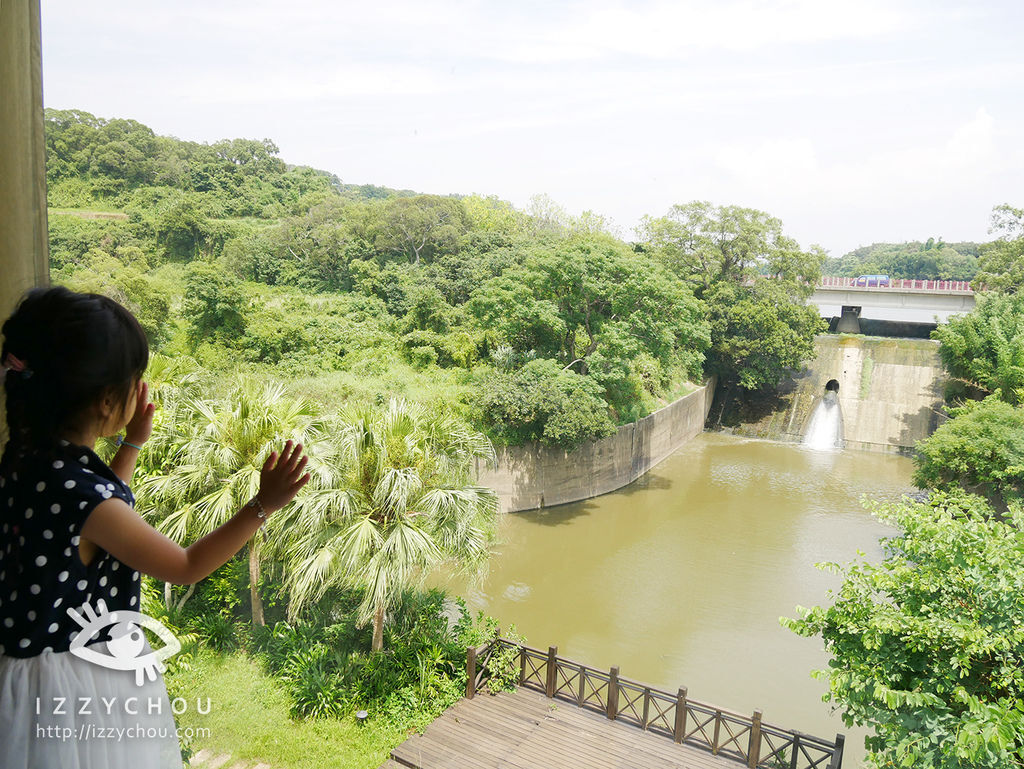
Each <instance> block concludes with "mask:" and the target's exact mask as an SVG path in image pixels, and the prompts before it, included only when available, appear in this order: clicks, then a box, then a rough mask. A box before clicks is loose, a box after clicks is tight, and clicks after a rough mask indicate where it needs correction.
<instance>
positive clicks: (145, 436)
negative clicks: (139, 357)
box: [110, 380, 156, 484]
mask: <svg viewBox="0 0 1024 769" xmlns="http://www.w3.org/2000/svg"><path fill="white" fill-rule="evenodd" d="M155 410H156V406H154V405H153V404H152V403H150V401H149V385H148V384H147V383H145V382H143V381H141V380H140V381H139V384H138V390H136V392H135V411H134V413H133V414H132V418H131V419H130V420H129V421H128V424H126V425H125V426H124V429H125V438H124V439H125V440H126V441H128V443H134V444H135V445H136V446H141V445H142V444H144V443H145V442H146V441H148V440H149V436H150V435H152V434H153V412H154V411H155ZM138 458H139V450H138V449H137V448H135V447H134V446H128V445H126V444H123V443H122V444H121V448H119V449H118V450H117V453H116V454H114V458H113V459H111V460H110V469H111V470H113V471H114V472H115V473H117V477H118V478H120V479H121V480H122V481H124V482H125V483H127V484H131V482H132V474H133V473H134V472H135V462H136V461H137V460H138Z"/></svg>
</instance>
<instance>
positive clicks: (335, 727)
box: [170, 650, 406, 769]
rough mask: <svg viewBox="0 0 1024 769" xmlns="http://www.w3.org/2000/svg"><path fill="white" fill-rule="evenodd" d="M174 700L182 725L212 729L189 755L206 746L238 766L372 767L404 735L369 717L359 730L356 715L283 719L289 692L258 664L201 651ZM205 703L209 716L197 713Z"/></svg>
mask: <svg viewBox="0 0 1024 769" xmlns="http://www.w3.org/2000/svg"><path fill="white" fill-rule="evenodd" d="M170 688H171V692H172V693H171V696H172V697H184V698H185V700H186V702H187V703H188V709H187V710H186V712H184V713H183V714H182V715H180V716H178V719H179V726H181V727H182V728H183V729H184V728H186V727H192V728H204V729H209V730H210V734H209V736H208V737H202V738H199V739H195V740H194V741H193V744H192V748H193V750H194V751H196V752H198V751H199V750H202V749H203V748H207V749H209V750H211V751H215V752H217V753H230V754H231V758H232V761H231V762H232V763H234V762H235V761H239V760H246V761H250V762H255V761H263V762H265V763H267V764H270V766H271V767H272V769H322V768H323V767H328V766H329V767H332V769H349V768H350V767H351V769H377V767H379V766H380V765H381V764H382V763H384V761H385V760H386V759H387V757H388V754H389V753H390V751H391V749H392V748H394V747H395V746H396V745H399V744H400V743H401V742H402V741H403V740H405V738H406V734H405V733H404V732H403V731H401V730H399V729H396V728H395V727H394V726H390V725H383V726H382V725H378V724H375V723H373V721H372V719H371V720H369V721H367V723H366V725H365V726H362V727H360V726H358V725H357V724H356V722H355V717H354V715H353V716H349V717H348V718H345V719H340V720H335V719H324V720H309V721H296V720H293V719H292V718H290V717H289V716H288V704H289V701H288V694H287V692H286V691H285V690H284V688H283V686H282V685H281V683H280V682H279V681H277V680H276V679H274V678H272V677H271V676H268V675H267V674H266V673H265V672H263V670H262V669H261V668H260V665H259V663H258V662H257V661H256V660H253V659H252V658H250V657H248V656H246V655H245V654H243V653H241V652H238V653H235V654H217V653H215V652H212V651H209V650H203V651H201V652H199V653H198V654H197V656H196V658H195V659H194V661H193V662H192V664H191V667H190V669H189V670H181V671H178V672H176V673H175V675H174V680H173V682H171V687H170ZM197 697H198V698H200V699H201V700H202V701H203V703H204V704H203V707H204V709H205V701H206V699H207V698H209V699H210V712H209V714H208V715H201V714H199V713H197V709H196V698H197Z"/></svg>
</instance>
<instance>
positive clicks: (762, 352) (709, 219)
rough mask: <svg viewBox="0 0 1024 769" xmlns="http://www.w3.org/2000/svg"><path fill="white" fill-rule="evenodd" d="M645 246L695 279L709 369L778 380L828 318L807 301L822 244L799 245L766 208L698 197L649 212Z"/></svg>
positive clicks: (751, 382) (761, 381)
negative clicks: (706, 326)
mask: <svg viewBox="0 0 1024 769" xmlns="http://www.w3.org/2000/svg"><path fill="white" fill-rule="evenodd" d="M640 232H641V234H642V235H643V237H644V239H645V240H644V243H643V248H645V249H647V250H650V251H652V252H653V253H654V255H655V257H656V258H657V259H658V260H659V261H661V262H662V263H663V264H664V265H665V266H666V267H667V268H668V269H669V270H671V272H672V273H673V274H675V275H676V276H677V277H678V278H679V279H680V280H682V281H683V282H685V283H687V284H689V285H690V286H692V287H693V291H694V294H695V295H696V296H697V297H699V298H700V299H701V300H703V301H704V302H705V303H706V305H707V312H708V315H709V317H710V319H711V347H710V350H709V351H708V369H709V370H710V371H712V372H714V373H716V374H717V375H718V376H719V379H720V380H721V381H722V382H723V383H724V384H738V385H739V386H740V387H743V388H744V389H747V390H753V389H762V388H769V387H774V386H776V385H777V384H778V383H779V381H780V380H781V378H782V376H783V375H784V373H785V371H786V369H787V368H799V366H800V365H801V364H802V362H803V361H804V360H807V359H808V358H810V357H812V355H813V340H814V335H815V334H817V333H820V332H821V331H823V330H824V328H825V325H824V323H823V322H822V320H821V318H820V317H818V312H817V310H816V309H815V308H813V307H807V306H806V305H805V301H806V299H807V297H809V296H810V294H811V292H812V291H813V287H814V285H815V284H816V283H817V282H818V279H819V277H820V275H821V265H822V263H823V261H824V259H825V254H824V252H823V251H822V250H821V249H820V248H818V247H812V248H811V249H809V250H806V251H804V250H802V249H801V248H800V247H799V246H798V244H797V243H796V241H794V240H793V239H792V238H790V237H788V236H786V235H785V234H784V233H783V231H782V222H781V221H780V220H778V219H776V218H775V217H772V216H770V215H768V214H766V213H764V212H763V211H757V210H755V209H751V208H741V207H739V206H713V205H712V204H710V203H707V202H703V201H697V202H693V203H687V204H686V205H676V206H673V207H672V208H671V209H670V210H669V213H668V215H667V216H664V217H661V218H658V219H655V218H652V217H646V218H645V220H644V222H643V224H642V225H641V227H640Z"/></svg>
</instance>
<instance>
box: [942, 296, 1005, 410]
mask: <svg viewBox="0 0 1024 769" xmlns="http://www.w3.org/2000/svg"><path fill="white" fill-rule="evenodd" d="M932 339H938V340H939V342H940V343H941V345H940V347H939V357H940V358H942V363H943V365H944V366H945V368H946V370H947V371H948V372H949V374H950V376H951V377H953V378H954V379H955V380H957V381H958V382H960V383H961V384H963V385H966V386H967V387H968V388H970V389H971V390H974V391H977V392H980V393H982V394H990V393H995V392H998V393H999V395H1000V397H1001V398H1002V399H1003V400H1005V401H1006V402H1007V403H1011V404H1018V403H1021V401H1022V400H1024V294H1012V295H1007V294H1000V293H987V292H985V293H979V294H978V295H977V306H976V307H975V308H974V309H973V310H972V311H971V312H969V313H967V314H966V315H955V316H953V317H951V318H950V319H949V320H948V321H947V322H945V323H942V324H940V325H939V326H938V328H936V329H935V331H933V332H932Z"/></svg>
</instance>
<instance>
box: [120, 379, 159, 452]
mask: <svg viewBox="0 0 1024 769" xmlns="http://www.w3.org/2000/svg"><path fill="white" fill-rule="evenodd" d="M155 410H156V406H155V405H154V404H153V403H151V402H150V400H149V385H148V384H147V383H146V382H143V381H142V380H141V379H140V380H139V386H138V390H136V392H135V413H134V414H132V418H131V419H129V420H128V424H126V425H125V438H124V439H125V440H126V441H128V442H129V443H135V444H137V445H139V446H141V445H142V444H144V443H145V442H146V441H148V440H149V436H150V435H152V434H153V412H154V411H155Z"/></svg>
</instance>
